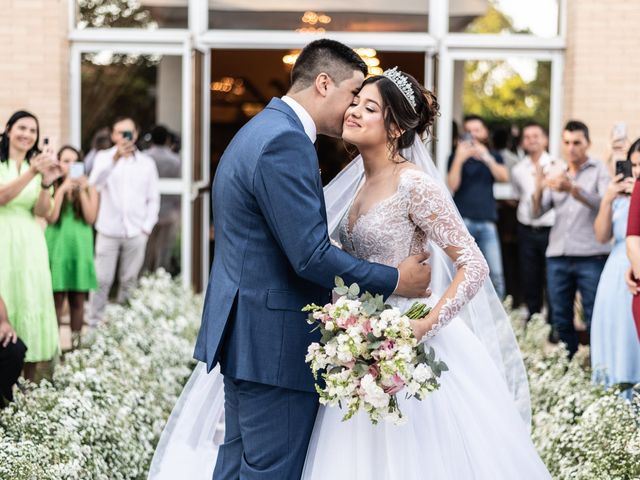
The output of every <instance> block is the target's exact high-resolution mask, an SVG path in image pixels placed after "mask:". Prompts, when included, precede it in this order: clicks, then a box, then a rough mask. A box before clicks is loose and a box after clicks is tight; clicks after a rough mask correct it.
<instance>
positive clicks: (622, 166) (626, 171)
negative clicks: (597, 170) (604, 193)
mask: <svg viewBox="0 0 640 480" xmlns="http://www.w3.org/2000/svg"><path fill="white" fill-rule="evenodd" d="M620 174H622V175H623V177H622V178H623V179H625V178H627V177H631V162H629V161H628V160H618V161H616V176H617V175H620Z"/></svg>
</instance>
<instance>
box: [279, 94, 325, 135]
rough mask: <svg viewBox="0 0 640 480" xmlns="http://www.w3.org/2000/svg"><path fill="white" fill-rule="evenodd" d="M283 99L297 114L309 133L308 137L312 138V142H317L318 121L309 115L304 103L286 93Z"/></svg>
mask: <svg viewBox="0 0 640 480" xmlns="http://www.w3.org/2000/svg"><path fill="white" fill-rule="evenodd" d="M282 101H283V102H284V103H286V104H287V105H289V107H291V110H293V111H294V113H295V114H296V115H297V117H298V119H299V120H300V122H301V123H302V128H304V133H306V134H307V137H309V139H310V140H311V143H316V136H317V129H316V123H315V122H314V121H313V118H311V115H309V112H307V111H306V110H305V109H304V107H303V106H302V105H300V104H299V103H298V102H296V101H295V100H294V99H293V98H291V97H288V96H287V95H285V96H284V97H282Z"/></svg>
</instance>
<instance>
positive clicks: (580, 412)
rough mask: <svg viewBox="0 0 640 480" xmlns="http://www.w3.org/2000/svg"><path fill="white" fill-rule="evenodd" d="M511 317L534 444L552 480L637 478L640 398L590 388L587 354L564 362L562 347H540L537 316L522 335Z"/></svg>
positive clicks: (543, 331) (542, 332)
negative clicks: (524, 378)
mask: <svg viewBox="0 0 640 480" xmlns="http://www.w3.org/2000/svg"><path fill="white" fill-rule="evenodd" d="M511 316H512V319H513V325H514V329H515V330H516V334H517V336H518V341H519V343H520V349H521V351H522V354H523V356H524V362H525V365H526V367H527V373H528V374H529V388H530V391H531V403H532V410H533V412H532V413H533V428H532V436H533V441H534V443H535V445H536V447H537V449H538V452H539V453H540V455H541V457H542V460H543V461H544V463H545V464H546V465H547V468H549V471H550V472H551V475H552V476H553V478H554V479H557V480H569V479H571V480H614V479H616V480H626V479H629V480H631V479H636V480H637V479H640V396H639V395H638V394H636V395H634V397H633V400H632V402H629V401H626V400H624V399H622V398H621V397H620V396H619V395H617V394H616V392H615V391H614V390H613V389H612V390H610V391H604V390H603V389H602V388H600V387H597V386H594V385H593V384H592V383H591V372H590V370H589V369H588V368H587V367H585V365H588V363H589V362H588V354H587V352H588V350H586V349H585V350H581V351H579V352H578V354H576V355H575V356H574V358H573V360H571V361H569V360H568V357H567V353H566V350H565V349H564V347H554V348H549V346H548V345H546V346H545V344H546V339H547V338H548V335H549V330H550V327H549V326H548V325H547V324H546V323H545V321H544V320H543V319H542V318H535V317H534V318H533V319H532V321H531V322H530V323H529V325H528V327H527V328H526V331H525V330H524V329H523V328H522V322H521V319H520V317H519V315H518V314H517V313H516V312H511ZM639 393H640V392H639Z"/></svg>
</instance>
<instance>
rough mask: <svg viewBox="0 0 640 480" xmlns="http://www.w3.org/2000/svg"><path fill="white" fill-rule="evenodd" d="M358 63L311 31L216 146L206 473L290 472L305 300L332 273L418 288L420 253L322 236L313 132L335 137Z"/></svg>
mask: <svg viewBox="0 0 640 480" xmlns="http://www.w3.org/2000/svg"><path fill="white" fill-rule="evenodd" d="M366 73H367V66H366V65H365V63H364V62H363V61H362V59H361V58H360V57H359V56H358V55H357V54H356V53H355V52H354V51H353V50H352V49H350V48H349V47H347V46H345V45H342V44H341V43H338V42H335V41H332V40H324V39H323V40H317V41H315V42H312V43H310V44H309V45H307V46H306V47H305V48H304V50H302V52H301V53H300V56H299V57H298V60H297V62H296V64H295V66H294V68H293V71H292V73H291V83H292V85H291V89H290V90H289V92H288V93H287V95H286V96H284V97H283V98H282V99H279V98H274V99H273V100H271V102H270V103H269V105H268V106H267V107H266V108H265V109H264V110H263V111H262V112H261V113H259V114H258V115H256V116H255V117H254V118H253V119H252V120H251V121H250V122H249V123H247V124H246V125H245V126H244V127H243V128H242V129H241V130H240V131H239V132H238V134H237V135H236V136H235V138H234V139H233V140H232V142H231V143H230V145H229V146H228V147H227V149H226V151H225V152H224V155H223V156H222V159H221V161H220V164H219V166H218V170H217V173H216V176H215V180H214V183H213V208H214V215H213V217H214V221H215V231H216V251H215V258H214V262H213V270H212V272H211V277H210V280H209V285H208V287H207V294H206V299H205V305H204V312H203V314H202V326H201V328H200V333H199V335H198V340H197V343H196V348H195V354H194V356H195V358H197V359H198V360H201V361H203V362H206V363H207V366H208V369H209V370H211V369H212V368H213V367H214V366H215V365H216V364H217V363H219V364H220V368H221V371H222V373H223V375H224V388H225V424H226V427H225V428H226V430H225V439H224V444H223V445H222V446H221V447H220V450H219V453H218V459H217V463H216V468H215V471H214V474H213V478H214V479H215V480H232V479H234V480H235V479H238V478H240V479H243V480H244V479H261V480H262V479H266V480H297V479H299V478H300V475H301V472H302V467H303V465H304V460H305V455H306V451H307V446H308V443H309V438H310V435H311V431H312V429H313V424H314V421H315V416H316V412H317V409H318V397H317V395H316V393H315V389H314V382H313V377H312V375H311V372H310V370H309V368H308V366H307V365H306V364H305V361H304V359H305V354H306V351H307V347H308V345H309V344H310V343H311V342H312V341H317V340H318V338H317V337H316V336H315V335H312V334H310V333H309V330H310V327H309V325H308V324H307V322H306V315H305V314H303V313H302V312H301V309H302V307H303V306H304V305H306V304H307V303H311V302H315V303H317V304H321V305H322V304H325V303H327V302H328V301H329V300H330V291H331V288H332V287H333V284H334V277H335V276H336V275H339V276H341V277H342V278H344V280H345V281H346V282H348V283H351V282H357V283H358V284H359V285H360V286H361V287H362V289H363V290H368V291H370V292H375V293H381V294H383V295H384V296H385V297H388V296H389V295H391V294H392V293H394V292H395V294H397V295H403V296H407V297H424V296H425V291H426V289H427V287H428V284H429V281H430V268H429V267H428V266H426V265H423V264H422V263H421V262H422V261H424V260H425V259H426V255H416V256H413V257H409V258H408V259H406V260H405V261H404V262H402V263H401V264H400V266H399V267H398V268H397V269H396V268H391V267H388V266H384V265H380V264H373V263H368V262H365V261H362V260H358V259H356V258H353V257H351V256H350V255H348V254H347V253H345V252H343V251H342V250H340V249H339V248H336V247H334V246H332V245H331V243H330V241H329V236H328V232H327V218H326V213H325V204H324V196H323V191H322V184H321V182H320V174H319V170H318V158H317V156H316V151H315V149H314V146H313V143H314V142H315V140H316V133H320V134H324V135H329V136H331V137H340V136H341V134H342V122H343V116H344V113H345V111H346V109H347V107H348V106H349V105H350V103H351V102H352V100H353V97H354V95H355V94H356V93H357V91H358V90H359V88H360V85H361V84H362V81H363V80H364V77H365V74H366Z"/></svg>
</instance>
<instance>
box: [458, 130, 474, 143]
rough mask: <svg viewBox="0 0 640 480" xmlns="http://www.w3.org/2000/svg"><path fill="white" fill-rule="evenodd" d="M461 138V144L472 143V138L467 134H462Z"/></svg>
mask: <svg viewBox="0 0 640 480" xmlns="http://www.w3.org/2000/svg"><path fill="white" fill-rule="evenodd" d="M461 138H462V141H463V142H471V143H473V136H472V135H471V134H470V133H469V132H464V133H463V134H462V137H461Z"/></svg>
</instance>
